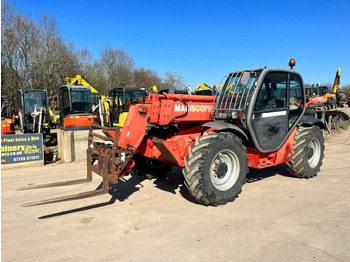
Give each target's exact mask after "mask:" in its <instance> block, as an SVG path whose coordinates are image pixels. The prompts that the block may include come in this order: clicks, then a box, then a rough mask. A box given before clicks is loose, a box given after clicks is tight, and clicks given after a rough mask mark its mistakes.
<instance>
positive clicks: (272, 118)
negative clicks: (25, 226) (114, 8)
mask: <svg viewBox="0 0 350 262" xmlns="http://www.w3.org/2000/svg"><path fill="white" fill-rule="evenodd" d="M293 62H294V59H293V60H291V61H290V66H291V69H281V68H257V69H249V70H241V71H235V72H231V73H229V75H228V76H227V79H226V80H225V84H224V86H223V87H222V89H221V90H218V92H217V95H216V96H215V97H214V96H201V95H196V96H194V95H180V94H165V93H164V94H150V95H149V96H148V97H147V99H146V101H145V103H142V104H132V105H131V106H130V110H129V114H128V116H127V119H126V122H125V125H124V126H123V127H122V128H120V127H102V126H97V125H92V126H91V128H90V133H89V141H88V149H87V162H88V165H87V178H86V179H85V181H91V179H92V173H96V174H98V175H100V176H102V178H103V182H102V186H101V189H99V190H94V191H90V192H85V193H80V194H75V195H71V196H65V197H60V198H55V199H48V200H44V201H39V202H33V203H28V204H25V205H24V206H32V205H40V204H46V203H52V202H59V201H66V200H72V199H79V198H85V197H90V196H94V195H97V194H102V193H107V192H109V189H110V184H115V183H117V182H118V180H119V179H120V178H121V177H123V176H126V175H128V174H129V173H130V172H131V171H133V172H134V173H136V174H138V175H145V174H146V173H152V174H153V175H155V176H157V175H158V176H160V175H164V174H165V173H166V172H167V171H169V170H170V168H171V167H172V166H179V167H182V168H183V176H184V178H185V185H186V186H187V188H188V190H189V193H190V194H191V195H192V196H193V197H194V198H195V199H196V200H197V201H198V202H199V203H201V204H204V205H213V206H217V205H221V204H226V203H227V202H230V201H233V200H234V199H235V198H236V197H237V196H238V195H239V194H240V193H241V190H242V186H243V184H244V183H245V180H246V175H247V173H248V168H256V169H262V168H267V167H271V166H275V165H280V164H284V163H286V164H287V169H288V172H289V174H291V175H293V176H295V177H298V178H312V177H315V176H316V175H317V173H318V172H319V170H320V167H321V165H322V160H323V157H324V148H325V146H324V139H323V133H322V129H324V128H325V126H324V123H322V122H321V121H320V120H318V119H316V118H313V117H304V110H305V104H306V101H305V90H304V85H303V80H302V77H301V75H300V74H299V73H297V72H296V71H294V70H292V67H293V65H294V63H293ZM292 90H298V91H299V94H301V102H300V103H299V105H298V106H297V107H295V106H294V105H293V106H291V105H290V103H289V101H290V96H291V91H292ZM97 129H101V130H102V133H103V135H101V133H97V132H96V130H97ZM62 183H64V182H61V183H60V184H62ZM42 186H47V185H41V186H40V185H38V186H34V187H36V188H38V187H42ZM32 188H33V187H32Z"/></svg>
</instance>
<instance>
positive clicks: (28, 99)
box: [23, 92, 46, 114]
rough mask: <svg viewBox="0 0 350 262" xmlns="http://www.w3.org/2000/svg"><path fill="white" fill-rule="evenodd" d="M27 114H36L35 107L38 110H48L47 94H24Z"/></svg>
mask: <svg viewBox="0 0 350 262" xmlns="http://www.w3.org/2000/svg"><path fill="white" fill-rule="evenodd" d="M23 101H24V108H23V111H24V113H25V114H31V113H33V112H34V110H35V107H36V108H37V110H39V109H40V108H42V107H43V108H44V109H46V93H45V92H24V94H23Z"/></svg>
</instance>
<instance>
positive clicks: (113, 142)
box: [18, 124, 131, 207]
mask: <svg viewBox="0 0 350 262" xmlns="http://www.w3.org/2000/svg"><path fill="white" fill-rule="evenodd" d="M94 128H95V129H96V128H97V129H101V130H102V133H103V134H104V135H102V134H99V133H96V132H94ZM119 129H120V128H118V127H102V126H99V125H95V124H93V125H91V127H90V130H89V138H88V141H89V142H88V149H87V177H86V178H85V179H77V180H70V181H62V182H56V183H50V184H41V185H32V186H28V187H23V188H19V189H18V190H29V189H39V188H49V187H58V186H68V185H76V184H81V183H86V182H91V181H92V172H94V173H97V174H98V175H100V176H101V177H102V186H101V187H100V188H99V189H96V190H92V191H87V192H82V193H78V194H72V195H68V196H63V197H58V198H52V199H46V200H41V201H36V202H31V203H26V204H23V205H21V206H23V207H29V206H37V205H44V204H50V203H57V202H63V201H70V200H77V199H83V198H89V197H94V196H98V195H102V194H106V193H108V192H109V183H110V182H111V183H117V182H118V178H119V175H120V174H121V171H122V170H123V168H124V167H125V166H126V165H127V164H128V162H129V160H130V159H131V155H130V154H127V155H128V157H127V161H122V160H121V157H122V156H123V157H124V159H125V155H126V152H125V150H121V149H118V148H117V141H118V135H119ZM94 138H98V139H99V140H100V141H103V142H94V141H93V140H94ZM104 142H109V144H106V143H104ZM95 162H97V164H95ZM111 165H112V166H114V169H112V170H113V171H114V172H113V173H112V174H111V173H110V167H111Z"/></svg>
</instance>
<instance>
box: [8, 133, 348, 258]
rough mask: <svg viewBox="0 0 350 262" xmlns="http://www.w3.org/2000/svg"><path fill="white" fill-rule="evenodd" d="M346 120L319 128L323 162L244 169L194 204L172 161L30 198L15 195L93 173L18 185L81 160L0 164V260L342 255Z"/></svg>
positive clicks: (74, 168)
mask: <svg viewBox="0 0 350 262" xmlns="http://www.w3.org/2000/svg"><path fill="white" fill-rule="evenodd" d="M349 159H350V129H347V130H343V131H342V132H339V133H336V134H332V136H326V150H325V158H324V161H323V166H322V168H321V172H320V173H319V175H318V176H317V177H316V178H313V179H297V178H293V177H289V176H288V175H287V170H286V166H285V165H282V166H279V167H274V168H269V169H267V170H263V171H256V170H253V171H251V172H250V173H249V176H248V183H246V184H245V185H244V186H243V191H242V193H241V194H240V196H239V197H238V198H237V199H236V200H235V201H234V202H232V203H229V204H227V205H224V206H219V207H205V206H202V205H199V204H196V203H194V202H193V201H192V198H191V197H190V195H189V194H188V191H187V189H186V187H185V186H184V185H183V179H182V177H181V175H180V174H181V173H180V170H179V169H175V168H174V169H173V172H171V173H170V174H169V175H168V176H167V178H163V179H158V180H141V179H140V178H138V177H136V176H134V175H132V176H130V177H128V178H127V180H126V181H125V182H120V183H119V184H117V185H116V186H115V188H114V189H115V190H114V192H113V195H102V196H98V197H95V198H90V199H84V200H77V201H70V202H63V203H55V204H49V205H43V206H36V207H21V204H23V203H26V202H31V201H36V200H41V199H45V198H52V197H58V196H62V195H67V194H71V193H78V192H82V191H87V190H91V189H94V188H96V187H97V186H98V185H99V184H100V179H99V177H97V176H94V180H93V181H92V182H91V183H87V184H82V185H73V186H67V187H60V188H45V189H36V190H28V191H17V189H18V188H20V187H22V186H26V185H29V184H42V183H48V182H55V181H60V180H69V179H75V178H82V177H84V176H85V173H86V163H85V161H79V162H73V163H60V162H57V163H55V164H50V165H46V166H27V167H24V166H22V167H11V166H2V173H1V179H2V183H1V260H2V261H4V262H7V261H11V262H14V261H83V260H84V261H220V262H222V261H327V262H328V261H344V262H345V261H349V260H350V253H349V250H350V160H349Z"/></svg>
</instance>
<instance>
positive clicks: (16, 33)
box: [1, 1, 185, 100]
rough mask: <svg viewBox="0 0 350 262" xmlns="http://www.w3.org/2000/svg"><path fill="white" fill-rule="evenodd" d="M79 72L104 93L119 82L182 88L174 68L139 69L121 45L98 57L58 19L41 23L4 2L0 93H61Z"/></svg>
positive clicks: (106, 49)
mask: <svg viewBox="0 0 350 262" xmlns="http://www.w3.org/2000/svg"><path fill="white" fill-rule="evenodd" d="M77 74H80V75H82V76H83V77H84V78H85V79H86V80H88V81H89V82H90V83H91V84H92V85H93V86H94V87H95V88H96V89H97V90H99V92H100V93H102V94H108V92H109V91H110V90H111V89H113V88H114V87H118V86H135V87H144V88H150V87H151V86H153V85H156V86H157V87H158V89H160V90H162V89H174V88H184V87H185V83H184V78H183V77H182V76H179V75H177V74H175V73H172V72H167V73H166V74H165V76H164V77H160V76H159V75H158V73H157V72H156V71H155V70H152V69H148V68H143V67H136V63H135V61H134V59H133V58H132V57H131V56H130V55H129V54H128V53H127V52H126V51H125V50H124V49H121V48H114V47H112V46H109V45H106V46H105V47H103V48H102V49H101V50H100V57H99V59H95V58H94V56H93V53H92V52H91V51H90V50H88V49H87V48H83V49H81V50H75V49H74V45H73V44H72V43H67V42H65V40H64V38H63V36H62V34H61V32H60V30H59V28H58V26H57V23H56V21H55V19H54V18H52V17H49V16H48V15H47V14H43V15H42V16H41V19H40V21H39V22H38V23H35V22H34V21H33V20H32V19H31V18H30V17H28V16H25V15H23V14H22V13H20V12H16V11H15V10H14V8H13V7H12V6H11V5H10V4H9V3H7V2H6V1H3V2H2V8H1V87H2V94H5V95H7V97H8V98H10V99H12V100H15V98H16V96H17V92H18V91H17V90H18V89H46V90H47V91H48V94H49V95H51V96H53V95H57V93H58V89H59V87H60V86H62V85H64V84H65V78H66V77H74V76H75V75H77Z"/></svg>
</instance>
